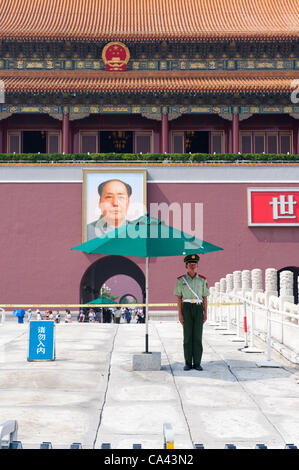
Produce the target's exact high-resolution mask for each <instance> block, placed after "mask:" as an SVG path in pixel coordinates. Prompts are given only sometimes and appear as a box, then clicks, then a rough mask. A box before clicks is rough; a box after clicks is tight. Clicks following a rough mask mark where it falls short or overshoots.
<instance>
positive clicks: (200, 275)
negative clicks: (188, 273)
mask: <svg viewBox="0 0 299 470" xmlns="http://www.w3.org/2000/svg"><path fill="white" fill-rule="evenodd" d="M199 277H202V278H203V279H207V278H206V277H205V276H203V275H202V274H199Z"/></svg>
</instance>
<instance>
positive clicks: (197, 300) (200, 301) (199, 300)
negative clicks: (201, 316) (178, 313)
mask: <svg viewBox="0 0 299 470" xmlns="http://www.w3.org/2000/svg"><path fill="white" fill-rule="evenodd" d="M183 302H187V303H190V304H197V305H200V304H202V300H201V299H185V300H183Z"/></svg>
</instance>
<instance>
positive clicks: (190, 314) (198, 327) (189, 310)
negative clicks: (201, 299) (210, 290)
mask: <svg viewBox="0 0 299 470" xmlns="http://www.w3.org/2000/svg"><path fill="white" fill-rule="evenodd" d="M182 314H183V317H184V327H183V331H184V356H185V363H186V364H188V365H190V366H191V365H192V364H195V365H199V364H200V363H201V357H202V330H203V304H199V305H198V304H192V303H188V302H184V303H183V309H182Z"/></svg>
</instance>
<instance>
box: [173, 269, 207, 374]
mask: <svg viewBox="0 0 299 470" xmlns="http://www.w3.org/2000/svg"><path fill="white" fill-rule="evenodd" d="M183 277H185V278H186V280H187V282H188V284H189V286H190V287H191V289H192V290H193V291H194V292H195V293H196V294H197V296H198V298H199V299H200V300H203V297H206V296H208V295H209V294H210V291H209V289H208V285H207V281H206V278H205V277H203V276H201V275H199V274H196V275H195V277H194V278H192V277H191V276H189V274H188V273H186V274H184V276H180V277H178V279H177V281H176V286H175V289H174V295H177V296H180V297H182V301H183V307H182V314H183V317H184V325H183V327H184V329H183V331H184V356H185V362H186V364H188V365H190V366H192V364H193V365H200V363H201V357H202V329H203V303H201V304H197V303H191V302H184V300H192V299H193V300H194V302H195V301H196V300H197V299H196V296H195V295H194V293H193V292H192V291H191V290H190V289H189V287H188V286H187V285H186V283H185V282H184V279H183Z"/></svg>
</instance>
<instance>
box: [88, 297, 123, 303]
mask: <svg viewBox="0 0 299 470" xmlns="http://www.w3.org/2000/svg"><path fill="white" fill-rule="evenodd" d="M115 303H116V302H114V300H111V299H108V297H104V296H101V297H98V298H97V299H94V300H91V301H90V302H87V304H115Z"/></svg>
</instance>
